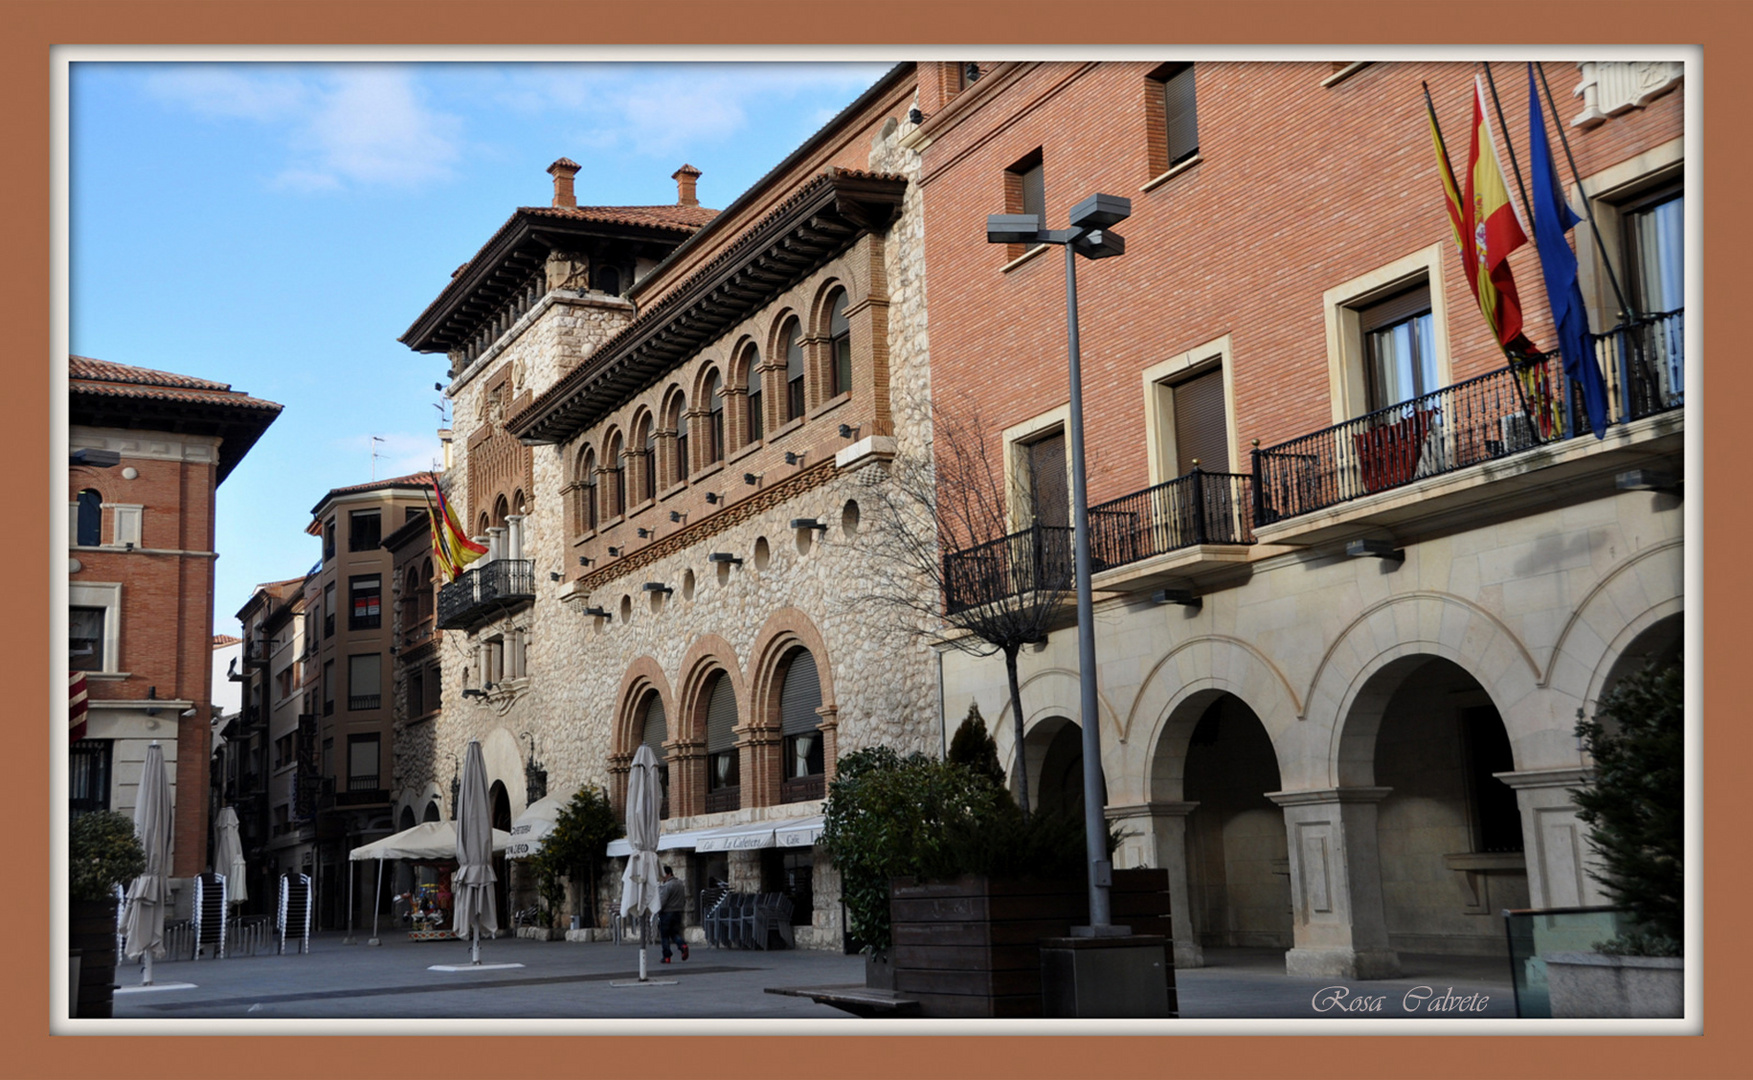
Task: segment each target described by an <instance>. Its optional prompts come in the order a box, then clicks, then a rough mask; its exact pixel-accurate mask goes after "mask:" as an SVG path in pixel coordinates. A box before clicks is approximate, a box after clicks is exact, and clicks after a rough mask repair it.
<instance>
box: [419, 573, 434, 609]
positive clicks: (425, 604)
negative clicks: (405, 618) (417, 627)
mask: <svg viewBox="0 0 1753 1080" xmlns="http://www.w3.org/2000/svg"><path fill="white" fill-rule="evenodd" d="M431 614H432V560H431V559H427V560H426V561H425V562H424V563H422V564H420V617H421V618H422V619H424V618H426V617H427V616H429V615H431Z"/></svg>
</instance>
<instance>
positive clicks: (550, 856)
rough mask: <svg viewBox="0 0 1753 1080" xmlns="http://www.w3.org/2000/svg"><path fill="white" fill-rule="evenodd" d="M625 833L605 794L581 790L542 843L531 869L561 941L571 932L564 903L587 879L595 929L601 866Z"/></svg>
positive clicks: (589, 912) (590, 917) (590, 919)
mask: <svg viewBox="0 0 1753 1080" xmlns="http://www.w3.org/2000/svg"><path fill="white" fill-rule="evenodd" d="M623 831H625V830H624V827H623V826H622V824H621V822H620V821H619V820H617V819H616V817H615V810H614V807H613V806H612V805H611V804H610V803H609V795H608V793H607V792H606V791H603V790H601V789H600V788H592V787H583V788H579V789H578V792H577V793H576V794H575V795H573V796H572V801H571V802H569V803H567V804H566V809H565V810H562V811H561V812H560V816H559V817H558V818H557V819H555V822H554V831H553V832H551V833H549V834H548V838H547V839H546V840H544V841H542V850H541V851H539V852H537V853H536V856H535V857H534V858H532V859H531V860H530V869H531V870H533V871H534V872H535V875H536V883H537V884H536V891H537V893H538V894H539V895H540V896H541V898H542V903H543V905H544V906H545V907H546V908H547V910H548V915H549V919H550V927H551V929H552V930H556V931H559V936H561V937H564V936H565V933H566V930H567V926H566V922H567V921H568V917H567V915H566V912H565V903H566V882H567V881H569V880H574V879H577V878H583V879H584V881H585V883H586V884H585V890H586V894H587V897H588V900H587V902H586V904H585V905H584V908H585V912H586V913H587V915H586V921H585V925H587V926H590V925H594V923H595V921H596V920H595V912H596V880H597V863H598V862H599V861H600V860H601V857H602V852H603V849H604V848H606V847H607V846H608V845H609V841H611V840H613V839H615V838H616V837H618V836H620V835H621V833H622V832H623ZM550 940H552V938H550Z"/></svg>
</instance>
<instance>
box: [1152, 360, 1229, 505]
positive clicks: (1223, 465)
mask: <svg viewBox="0 0 1753 1080" xmlns="http://www.w3.org/2000/svg"><path fill="white" fill-rule="evenodd" d="M1217 365H1221V366H1222V368H1223V415H1224V431H1225V432H1226V434H1227V436H1228V439H1229V444H1228V445H1229V452H1230V454H1231V455H1232V456H1231V458H1230V459H1229V460H1227V461H1223V462H1218V463H1213V462H1205V461H1202V462H1200V467H1201V468H1203V469H1204V470H1205V471H1206V472H1240V471H1242V470H1240V469H1238V468H1237V467H1236V464H1237V463H1236V461H1235V458H1234V455H1235V453H1236V447H1237V446H1238V445H1240V442H1241V439H1240V436H1239V434H1238V433H1237V431H1236V368H1235V365H1234V364H1233V363H1231V362H1230V335H1228V334H1225V335H1224V336H1222V337H1220V338H1217V339H1216V340H1214V341H1208V342H1206V343H1205V344H1203V345H1200V346H1199V347H1198V348H1194V349H1188V350H1187V351H1186V352H1184V353H1181V354H1180V355H1179V356H1171V357H1169V358H1168V359H1167V360H1162V361H1159V362H1157V363H1155V364H1152V365H1151V366H1150V367H1147V368H1145V369H1144V439H1145V457H1146V459H1147V460H1148V462H1149V465H1150V486H1151V487H1156V486H1157V485H1158V484H1165V483H1167V482H1169V481H1170V480H1173V479H1174V478H1175V477H1177V476H1182V475H1185V474H1186V472H1187V471H1188V470H1189V469H1190V468H1192V463H1191V462H1186V463H1183V462H1181V461H1180V460H1179V459H1178V457H1177V454H1176V451H1175V390H1174V387H1173V386H1172V385H1170V384H1171V383H1179V382H1185V381H1186V380H1188V379H1190V378H1198V377H1199V376H1200V375H1203V374H1205V373H1206V372H1207V371H1209V370H1210V369H1211V368H1213V367H1214V366H1217Z"/></svg>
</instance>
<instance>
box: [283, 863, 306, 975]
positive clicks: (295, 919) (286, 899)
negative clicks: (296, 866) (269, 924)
mask: <svg viewBox="0 0 1753 1080" xmlns="http://www.w3.org/2000/svg"><path fill="white" fill-rule="evenodd" d="M310 907H311V895H310V875H309V874H281V875H280V913H279V915H278V916H277V917H276V920H275V924H274V925H275V929H276V930H278V931H279V934H280V955H285V953H286V939H287V938H291V939H292V947H293V951H294V952H304V953H307V952H310Z"/></svg>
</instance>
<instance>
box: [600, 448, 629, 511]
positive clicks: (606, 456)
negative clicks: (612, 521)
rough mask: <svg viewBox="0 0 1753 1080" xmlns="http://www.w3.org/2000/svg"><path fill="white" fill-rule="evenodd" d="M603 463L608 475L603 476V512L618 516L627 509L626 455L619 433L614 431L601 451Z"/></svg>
mask: <svg viewBox="0 0 1753 1080" xmlns="http://www.w3.org/2000/svg"><path fill="white" fill-rule="evenodd" d="M603 465H604V467H605V468H606V469H607V470H608V475H607V476H605V477H604V478H603V481H604V486H605V487H607V489H608V490H607V491H604V492H603V514H604V515H605V516H607V517H610V518H618V517H620V516H621V515H622V514H623V513H625V512H626V510H627V455H626V454H625V453H623V452H622V449H621V433H620V432H618V431H617V432H615V434H614V437H613V438H611V439H610V440H609V448H608V449H607V450H606V451H604V452H603Z"/></svg>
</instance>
